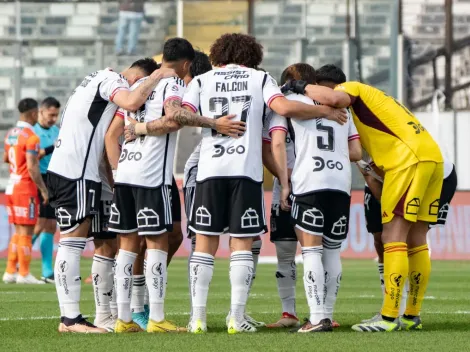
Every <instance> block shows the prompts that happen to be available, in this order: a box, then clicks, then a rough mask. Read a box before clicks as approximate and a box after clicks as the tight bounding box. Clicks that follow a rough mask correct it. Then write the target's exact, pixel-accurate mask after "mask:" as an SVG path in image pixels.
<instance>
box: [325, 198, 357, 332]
mask: <svg viewBox="0 0 470 352" xmlns="http://www.w3.org/2000/svg"><path fill="white" fill-rule="evenodd" d="M323 201H324V204H325V205H324V206H323V209H328V210H326V211H325V231H324V235H323V256H322V263H323V269H324V270H325V290H324V299H323V302H324V309H325V316H326V318H327V319H329V320H331V322H332V325H333V327H339V324H338V323H337V322H335V321H334V320H333V314H334V307H335V304H336V298H337V296H338V292H339V289H340V285H341V276H342V271H343V269H342V264H341V255H340V253H341V244H342V243H343V241H344V240H346V236H347V234H348V230H349V209H350V206H351V197H350V196H349V195H347V194H345V193H341V192H325V197H324V199H323Z"/></svg>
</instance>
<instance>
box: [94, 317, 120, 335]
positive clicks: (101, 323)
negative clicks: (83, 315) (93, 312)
mask: <svg viewBox="0 0 470 352" xmlns="http://www.w3.org/2000/svg"><path fill="white" fill-rule="evenodd" d="M93 325H95V326H97V327H99V328H103V329H106V330H107V331H109V332H114V327H115V326H116V319H114V318H113V316H112V315H109V316H107V317H98V316H96V318H95V321H94V322H93Z"/></svg>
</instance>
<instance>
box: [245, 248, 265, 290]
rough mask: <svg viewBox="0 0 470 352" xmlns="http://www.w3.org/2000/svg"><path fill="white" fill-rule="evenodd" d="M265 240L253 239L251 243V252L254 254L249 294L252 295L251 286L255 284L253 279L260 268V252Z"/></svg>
mask: <svg viewBox="0 0 470 352" xmlns="http://www.w3.org/2000/svg"><path fill="white" fill-rule="evenodd" d="M262 244H263V241H261V240H257V241H253V244H252V245H251V254H252V256H253V278H252V280H251V285H250V288H249V289H248V295H250V291H251V287H252V286H253V281H254V280H255V279H256V269H257V268H258V260H259V254H260V252H261V245H262Z"/></svg>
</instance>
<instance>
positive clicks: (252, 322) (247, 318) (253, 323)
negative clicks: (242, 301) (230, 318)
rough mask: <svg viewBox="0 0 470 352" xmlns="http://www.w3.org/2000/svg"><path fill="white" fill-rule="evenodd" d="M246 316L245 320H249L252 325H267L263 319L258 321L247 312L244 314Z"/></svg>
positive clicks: (256, 326)
mask: <svg viewBox="0 0 470 352" xmlns="http://www.w3.org/2000/svg"><path fill="white" fill-rule="evenodd" d="M243 317H244V318H245V320H246V321H247V322H249V323H250V324H251V325H253V326H254V327H255V328H260V327H263V326H266V324H265V323H263V322H262V321H257V320H255V319H253V318H252V317H250V316H249V315H248V314H245V315H244V316H243Z"/></svg>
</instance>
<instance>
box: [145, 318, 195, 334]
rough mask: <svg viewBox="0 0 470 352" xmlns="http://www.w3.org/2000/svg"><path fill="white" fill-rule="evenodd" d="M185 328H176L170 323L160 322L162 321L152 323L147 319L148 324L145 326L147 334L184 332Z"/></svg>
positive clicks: (166, 321)
mask: <svg viewBox="0 0 470 352" xmlns="http://www.w3.org/2000/svg"><path fill="white" fill-rule="evenodd" d="M186 331H187V329H186V328H182V327H179V326H176V325H175V324H173V323H172V322H170V321H168V320H162V321H159V322H157V321H153V320H152V319H149V322H148V324H147V332H158V333H160V332H186Z"/></svg>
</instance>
